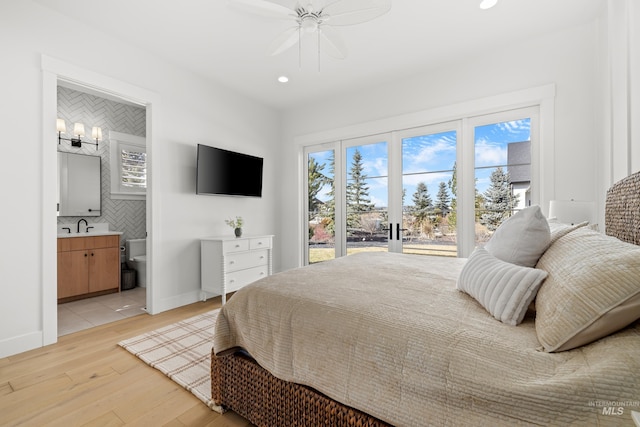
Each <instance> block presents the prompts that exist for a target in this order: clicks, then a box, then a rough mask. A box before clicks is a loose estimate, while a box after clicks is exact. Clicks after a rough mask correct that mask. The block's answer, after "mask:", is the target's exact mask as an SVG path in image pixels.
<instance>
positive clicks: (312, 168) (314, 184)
mask: <svg viewBox="0 0 640 427" xmlns="http://www.w3.org/2000/svg"><path fill="white" fill-rule="evenodd" d="M324 167H325V164H324V163H323V164H318V162H316V159H314V158H313V157H309V165H308V171H309V190H308V193H309V215H312V214H316V213H317V210H318V205H319V204H320V200H318V193H319V192H320V190H321V189H322V187H323V186H324V185H325V184H326V183H327V182H328V181H329V180H328V179H327V177H326V176H325V175H324V174H323V173H322V170H323V169H324Z"/></svg>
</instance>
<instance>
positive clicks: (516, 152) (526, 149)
mask: <svg viewBox="0 0 640 427" xmlns="http://www.w3.org/2000/svg"><path fill="white" fill-rule="evenodd" d="M507 165H516V166H507V171H508V172H509V178H510V179H511V183H512V184H514V183H519V182H530V181H531V141H522V142H512V143H509V144H507Z"/></svg>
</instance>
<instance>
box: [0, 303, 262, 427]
mask: <svg viewBox="0 0 640 427" xmlns="http://www.w3.org/2000/svg"><path fill="white" fill-rule="evenodd" d="M219 306H220V298H219V297H218V298H213V299H211V300H209V301H207V302H198V303H195V304H191V305H189V306H185V307H180V308H177V309H175V310H171V311H168V312H164V313H160V314H157V315H155V316H150V315H147V314H143V315H140V316H136V317H132V318H128V319H124V320H120V321H117V322H114V323H110V324H107V325H103V326H98V327H95V328H92V329H88V330H85V331H81V332H76V333H73V334H70V335H65V336H62V337H60V338H59V340H58V343H56V344H53V345H50V346H47V347H43V348H40V349H36V350H32V351H28V352H25V353H21V354H18V355H15V356H11V357H6V358H3V359H0V425H2V426H5V425H10V426H14V425H19V426H45V425H46V426H49V425H51V426H56V425H59V426H65V427H66V426H101V427H102V426H121V425H127V426H163V425H165V426H212V427H248V426H251V424H250V423H249V422H248V421H246V420H245V419H243V418H241V417H240V416H238V415H237V414H234V413H233V412H227V413H225V414H224V415H220V414H218V413H216V412H213V411H211V410H210V409H209V408H207V407H206V406H205V405H204V404H203V403H202V402H201V401H200V400H198V398H196V397H195V396H194V395H192V394H191V393H190V392H188V391H186V390H185V389H184V388H182V387H180V386H179V385H177V384H176V383H174V382H173V381H171V380H170V379H169V378H167V377H166V376H165V375H164V374H162V373H161V372H160V371H158V370H156V369H153V368H151V367H149V366H147V365H146V364H145V363H143V362H142V361H140V360H139V359H138V358H136V357H135V356H133V355H132V354H130V353H129V352H127V351H126V350H124V349H122V348H121V347H119V346H118V342H120V341H122V340H123V339H126V338H130V337H133V336H136V335H139V334H141V333H144V332H148V331H151V330H153V329H157V328H160V327H162V326H165V325H168V324H171V323H174V322H176V321H178V320H180V319H185V318H187V317H191V316H195V315H197V314H200V313H204V312H206V311H209V310H213V309H214V308H217V307H219Z"/></svg>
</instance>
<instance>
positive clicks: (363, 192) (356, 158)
mask: <svg viewBox="0 0 640 427" xmlns="http://www.w3.org/2000/svg"><path fill="white" fill-rule="evenodd" d="M363 171H364V166H363V165H362V155H361V154H360V151H359V150H358V149H357V148H356V150H355V152H354V153H353V163H352V164H351V169H350V170H349V176H350V179H349V183H348V184H347V212H348V213H347V228H358V227H359V225H360V215H361V214H362V213H365V212H370V211H371V210H372V208H373V204H372V203H371V199H369V186H368V185H367V175H365V174H364V173H363Z"/></svg>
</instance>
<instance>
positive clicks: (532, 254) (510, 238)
mask: <svg viewBox="0 0 640 427" xmlns="http://www.w3.org/2000/svg"><path fill="white" fill-rule="evenodd" d="M550 242H551V234H550V232H549V223H548V222H547V219H546V218H545V217H544V215H542V211H541V210H540V206H537V205H534V206H530V207H528V208H526V209H523V210H521V211H519V212H517V213H516V214H515V215H513V216H511V217H509V218H507V219H506V220H505V221H504V222H503V223H502V224H500V227H498V229H497V230H496V231H495V232H494V233H493V236H491V239H489V241H488V242H487V244H486V245H485V246H484V248H485V249H486V250H487V252H489V253H490V254H491V255H493V256H494V257H496V258H498V259H501V260H502V261H505V262H510V263H511V264H517V265H521V266H524V267H535V265H536V263H537V262H538V260H539V259H540V257H541V256H542V254H543V253H544V251H545V250H546V249H547V248H548V247H549V244H550Z"/></svg>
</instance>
